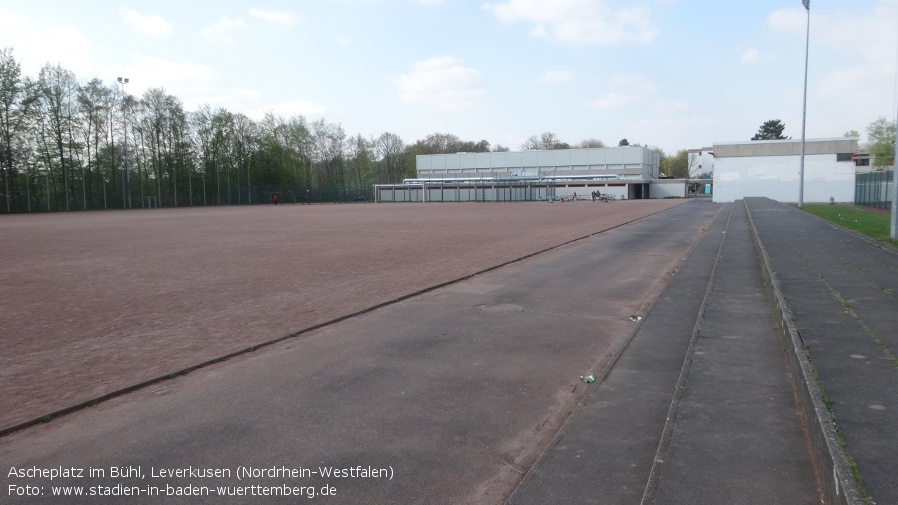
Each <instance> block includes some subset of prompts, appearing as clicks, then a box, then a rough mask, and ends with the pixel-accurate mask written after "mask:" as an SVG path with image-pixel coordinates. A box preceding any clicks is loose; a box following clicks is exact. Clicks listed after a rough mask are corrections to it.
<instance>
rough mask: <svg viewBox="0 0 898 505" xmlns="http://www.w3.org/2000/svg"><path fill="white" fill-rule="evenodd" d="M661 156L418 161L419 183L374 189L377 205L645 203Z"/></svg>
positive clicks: (516, 154)
mask: <svg viewBox="0 0 898 505" xmlns="http://www.w3.org/2000/svg"><path fill="white" fill-rule="evenodd" d="M659 166H660V156H659V155H658V153H657V152H655V151H653V150H651V149H649V148H646V147H641V146H621V147H607V148H595V149H558V150H546V151H505V152H487V153H455V154H429V155H418V156H416V169H417V177H416V178H415V179H406V180H405V181H404V182H403V184H384V185H377V186H375V193H376V198H377V201H431V202H434V201H521V200H545V199H557V198H570V197H571V196H573V195H574V194H575V193H576V194H577V195H578V197H589V195H590V194H591V193H593V192H594V191H598V192H600V193H603V194H610V195H612V196H614V197H615V199H641V198H649V183H650V181H653V180H656V179H657V178H658V170H659Z"/></svg>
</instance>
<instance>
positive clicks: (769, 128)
mask: <svg viewBox="0 0 898 505" xmlns="http://www.w3.org/2000/svg"><path fill="white" fill-rule="evenodd" d="M785 129H786V125H785V124H783V122H782V121H780V120H779V119H771V120H770V121H764V124H762V125H761V127H760V128H758V133H755V136H754V137H752V138H751V139H752V140H782V139H786V138H788V137H784V136H783V130H785Z"/></svg>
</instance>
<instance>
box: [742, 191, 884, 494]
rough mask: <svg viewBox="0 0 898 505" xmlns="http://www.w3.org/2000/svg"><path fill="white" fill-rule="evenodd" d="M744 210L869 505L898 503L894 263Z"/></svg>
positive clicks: (796, 223) (819, 229)
mask: <svg viewBox="0 0 898 505" xmlns="http://www.w3.org/2000/svg"><path fill="white" fill-rule="evenodd" d="M746 203H747V207H748V210H749V212H750V214H751V218H752V221H753V222H754V224H755V227H756V228H757V230H758V236H759V238H760V240H761V242H762V243H763V244H764V247H765V248H766V250H767V253H768V254H769V256H770V261H771V264H772V266H773V270H774V271H775V272H776V275H777V277H778V278H779V282H780V285H781V289H782V291H783V294H784V296H785V299H786V301H787V305H788V307H789V309H790V310H791V313H792V316H793V318H794V321H795V324H796V326H797V327H798V329H799V332H800V335H801V339H802V342H803V343H804V345H805V346H806V347H807V349H808V355H809V357H810V359H811V360H812V361H813V363H814V366H815V368H816V370H817V373H818V374H819V376H820V383H821V385H822V388H823V390H824V392H825V394H826V396H827V397H828V399H829V401H830V403H831V410H832V413H833V414H834V416H835V423H836V427H837V429H838V432H839V433H840V434H841V436H842V437H843V438H844V439H845V444H846V448H847V452H848V453H849V454H850V456H851V458H852V459H853V460H854V462H855V463H856V464H857V467H858V473H859V476H860V479H861V483H862V485H863V488H864V489H865V490H866V493H867V496H868V498H869V499H871V500H872V501H873V502H875V503H879V504H885V503H898V479H896V478H895V476H896V475H898V436H896V433H898V360H896V353H898V298H896V293H898V254H896V251H895V249H894V248H891V247H883V246H881V245H879V244H876V243H874V242H871V241H869V240H868V239H865V238H862V237H860V236H858V235H855V234H853V233H850V232H847V231H845V230H844V229H842V228H839V227H836V226H834V225H832V224H830V223H828V222H825V221H822V220H820V219H816V218H814V217H813V216H810V215H808V214H806V213H803V212H799V211H798V210H796V209H794V208H792V207H790V206H788V205H784V204H780V203H777V202H774V201H772V200H769V199H759V198H749V199H746Z"/></svg>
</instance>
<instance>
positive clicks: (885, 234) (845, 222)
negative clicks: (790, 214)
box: [802, 204, 898, 246]
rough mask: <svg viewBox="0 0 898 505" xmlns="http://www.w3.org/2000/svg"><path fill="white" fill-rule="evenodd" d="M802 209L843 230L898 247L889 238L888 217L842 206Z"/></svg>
mask: <svg viewBox="0 0 898 505" xmlns="http://www.w3.org/2000/svg"><path fill="white" fill-rule="evenodd" d="M802 208H803V210H804V211H805V212H808V213H810V214H813V215H815V216H817V217H820V218H823V219H826V220H827V221H829V222H831V223H833V224H837V225H839V226H841V227H843V228H848V229H849V230H854V231H856V232H858V233H860V234H862V235H866V236H868V237H870V238H875V239H877V240H882V241H884V242H887V243H890V244H892V245H895V246H898V240H892V239H891V237H889V227H890V226H891V224H892V217H891V216H889V215H885V214H878V213H876V212H869V211H866V210H861V209H856V208H853V207H846V206H844V205H825V204H806V205H804V206H803V207H802Z"/></svg>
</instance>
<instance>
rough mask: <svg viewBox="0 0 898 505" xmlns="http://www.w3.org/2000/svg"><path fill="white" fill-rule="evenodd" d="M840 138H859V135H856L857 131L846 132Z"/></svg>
mask: <svg viewBox="0 0 898 505" xmlns="http://www.w3.org/2000/svg"><path fill="white" fill-rule="evenodd" d="M842 136H843V137H860V136H861V134H860V133H858V132H857V130H848V131H847V132H845V133H844V134H843V135H842Z"/></svg>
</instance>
